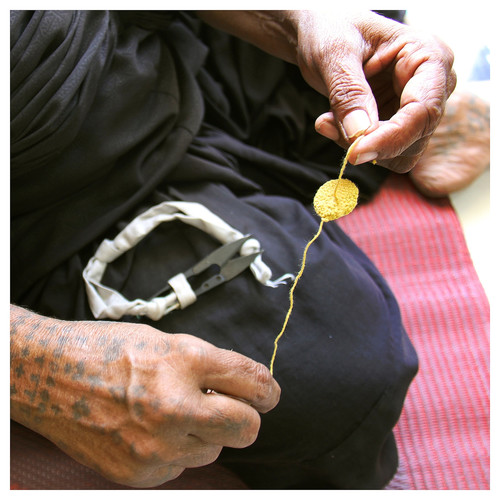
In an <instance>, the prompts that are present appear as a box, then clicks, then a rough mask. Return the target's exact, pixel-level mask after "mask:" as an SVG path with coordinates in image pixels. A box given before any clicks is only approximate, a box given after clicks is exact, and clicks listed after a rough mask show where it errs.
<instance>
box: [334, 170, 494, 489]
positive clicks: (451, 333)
mask: <svg viewBox="0 0 500 500" xmlns="http://www.w3.org/2000/svg"><path fill="white" fill-rule="evenodd" d="M339 223H340V225H341V226H342V228H343V229H344V230H345V231H346V232H347V233H348V234H349V235H350V236H351V238H352V239H353V240H354V241H355V242H356V243H357V244H358V245H359V246H360V247H361V248H362V249H363V250H364V251H365V252H366V253H367V254H368V255H369V256H370V258H371V259H372V260H373V262H374V263H375V264H376V265H377V266H378V268H379V269H380V271H381V272H382V274H383V275H384V276H385V278H386V279H387V281H388V282H389V284H390V286H391V288H392V290H393V292H394V293H395V295H396V297H397V298H398V302H399V304H400V307H401V311H402V315H403V321H404V324H405V326H406V328H407V331H408V334H409V335H410V337H411V339H412V342H413V344H414V346H415V348H416V349H417V352H418V355H419V359H420V370H419V373H418V375H417V377H416V379H415V381H414V382H413V384H412V386H411V387H410V390H409V394H408V399H407V401H406V403H405V407H404V411H403V415H402V417H401V419H400V422H399V424H398V426H397V428H396V439H397V441H398V444H399V449H400V462H401V467H400V471H399V473H398V474H397V476H396V477H395V479H394V481H393V482H392V483H391V485H390V488H392V489H400V488H401V489H403V488H404V489H440V490H441V489H458V490H473V489H474V490H475V489H489V465H490V461H489V457H490V454H489V449H490V448H489V326H490V316H489V303H488V300H487V297H486V295H485V292H484V290H483V288H482V286H481V284H480V282H479V279H478V277H477V274H476V271H475V269H474V266H473V264H472V261H471V258H470V255H469V252H468V250H467V246H466V243H465V240H464V236H463V232H462V228H461V226H460V222H459V221H458V218H457V216H456V214H455V212H454V209H453V207H452V206H451V204H450V202H449V200H448V199H440V200H429V199H427V198H424V197H422V196H421V195H419V194H418V193H417V192H416V191H415V189H414V188H413V187H412V185H411V183H410V182H409V180H408V178H407V177H406V176H397V175H393V176H391V177H390V178H389V180H388V181H387V183H386V184H385V185H384V188H383V189H382V190H381V192H380V193H379V194H378V196H377V197H376V199H375V200H374V201H373V202H372V203H370V204H368V205H366V206H360V207H358V208H357V209H356V210H355V211H354V212H353V213H352V214H351V215H350V216H348V217H344V218H342V219H340V220H339Z"/></svg>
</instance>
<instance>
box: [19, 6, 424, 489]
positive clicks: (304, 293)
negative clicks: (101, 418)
mask: <svg viewBox="0 0 500 500" xmlns="http://www.w3.org/2000/svg"><path fill="white" fill-rule="evenodd" d="M327 105H328V103H327V102H326V100H325V98H324V97H322V96H319V95H317V94H316V93H315V92H314V91H312V90H310V89H309V88H308V87H307V86H306V85H305V84H304V82H303V81H302V79H301V78H300V75H299V73H298V70H297V69H296V68H295V67H292V66H290V65H288V64H286V63H284V62H281V61H278V60H276V59H274V58H272V57H270V56H268V55H266V54H264V53H262V52H261V51H259V50H258V49H256V48H254V47H252V46H250V45H248V44H246V43H244V42H242V41H239V40H237V39H235V38H233V37H230V36H228V35H226V34H223V33H220V32H218V31H216V30H214V29H211V28H208V27H207V26H204V25H202V24H201V23H199V22H198V21H197V20H196V19H194V17H193V16H192V15H191V14H190V13H188V14H185V13H172V12H148V13H141V12H121V13H119V12H99V11H92V12H62V11H58V12H12V13H11V299H12V301H13V302H15V303H18V304H19V305H24V306H28V307H30V308H32V309H34V310H36V311H38V312H40V313H42V314H47V315H52V316H56V317H60V318H64V319H91V318H92V316H91V313H90V310H89V308H88V305H87V299H86V295H85V290H84V286H83V280H82V277H81V273H82V270H83V268H84V266H85V265H86V263H87V261H88V259H89V258H90V257H91V256H92V255H93V253H94V251H95V249H96V247H97V245H98V244H99V243H100V241H101V240H102V239H103V238H104V237H113V236H114V235H115V234H116V233H117V231H118V230H119V229H121V228H122V227H123V226H124V225H125V224H126V223H127V222H128V221H129V220H130V219H131V218H133V216H135V215H136V214H138V213H140V212H142V211H144V210H145V209H147V208H149V207H150V206H152V205H154V204H156V203H159V202H161V201H164V200H172V199H174V200H175V199H180V200H187V201H197V202H200V203H203V204H204V205H206V206H207V207H208V208H209V209H210V210H212V211H213V212H214V213H216V214H218V215H219V216H221V217H222V218H223V219H224V220H226V221H227V222H228V223H229V224H231V225H233V226H234V227H236V228H238V229H239V230H240V231H241V232H243V233H251V234H253V235H254V236H255V237H256V238H258V239H259V241H260V242H261V244H262V246H263V248H264V252H265V253H264V259H265V261H266V263H267V264H268V265H269V266H270V267H271V269H272V270H273V275H274V277H277V276H280V275H281V274H283V273H286V272H296V270H297V267H298V264H299V262H300V258H301V254H302V250H303V247H304V245H305V243H306V242H307V240H309V239H310V237H311V236H312V234H314V233H315V232H316V230H317V227H318V218H317V217H316V216H315V215H314V213H313V211H312V209H311V206H310V204H311V200H312V197H313V195H314V192H315V190H316V189H317V188H318V187H319V185H321V183H323V182H324V181H325V180H327V179H329V178H331V177H335V176H336V175H338V165H339V162H340V159H341V157H342V154H343V152H342V151H341V150H340V149H339V148H337V147H336V146H335V145H334V144H333V143H331V142H330V141H328V140H326V139H324V138H322V137H320V136H319V135H318V134H316V133H315V131H314V126H313V124H314V119H315V118H316V117H317V116H318V115H319V114H320V113H322V112H324V111H325V110H326V109H327ZM346 176H347V177H350V178H351V179H353V180H354V181H355V182H356V183H357V184H358V185H359V186H360V189H361V191H362V193H363V198H364V199H365V200H367V199H369V198H370V196H371V195H373V193H374V192H375V191H376V189H377V188H378V187H379V186H380V184H381V182H382V180H383V178H384V177H385V171H384V170H383V169H381V168H377V167H374V166H372V165H370V166H361V167H357V168H355V167H351V166H350V167H349V168H348V171H347V173H346ZM216 246H217V245H216V243H215V242H214V241H213V240H212V239H211V238H210V237H209V236H207V235H206V234H205V233H202V232H200V231H199V230H197V229H195V228H192V227H188V226H186V225H183V224H177V223H170V224H164V225H162V226H160V227H159V228H158V229H157V230H155V231H154V232H153V233H151V234H150V235H149V236H148V237H147V238H146V239H145V240H143V242H141V243H140V244H139V245H138V246H137V247H136V248H134V249H133V250H131V251H129V252H127V253H126V254H125V255H124V256H123V257H121V258H120V259H118V260H117V261H116V262H115V263H113V264H112V265H111V266H109V268H108V272H107V273H106V276H105V280H106V283H107V284H109V285H111V286H113V287H115V288H117V289H119V290H120V291H121V292H122V293H123V294H124V295H125V296H127V297H129V298H135V297H148V296H149V295H150V294H151V293H152V292H154V291H155V290H156V289H158V288H161V287H162V286H163V285H164V282H165V280H166V279H168V278H169V277H171V276H172V275H174V274H176V273H177V272H179V271H182V270H184V269H186V268H188V267H190V266H191V265H193V264H194V263H195V262H197V261H198V260H199V259H200V258H201V257H202V256H204V255H206V254H207V253H208V252H209V251H211V250H213V249H214V248H215V247H216ZM287 308H288V288H287V287H284V286H281V287H278V288H276V289H272V288H267V287H264V286H262V285H261V284H259V283H257V282H256V281H255V280H254V279H253V277H252V276H251V274H250V273H249V272H248V271H247V272H245V273H244V274H242V275H241V276H239V277H238V278H236V279H234V280H232V281H230V282H229V283H227V284H225V285H223V286H221V287H219V288H216V289H214V290H213V291H212V292H210V293H208V294H206V295H204V296H202V297H200V299H199V300H198V301H197V302H196V303H195V304H193V305H192V306H190V307H189V308H187V309H185V310H183V311H178V312H175V313H173V314H171V315H169V316H166V317H165V318H163V319H162V320H160V321H158V322H149V323H151V324H152V325H153V326H155V327H156V328H159V329H161V330H163V331H167V332H172V333H175V332H186V333H190V334H193V335H197V336H199V337H201V338H204V339H206V340H208V341H210V342H212V343H214V344H215V345H217V346H219V347H223V348H227V349H234V350H236V351H239V352H242V353H243V354H246V355H248V356H250V357H252V358H253V359H256V360H257V361H260V362H263V363H265V364H267V365H268V364H269V360H270V355H271V353H272V344H273V340H274V337H275V336H276V334H277V332H278V331H279V329H280V327H281V324H282V322H283V319H284V315H285V312H286V310H287ZM124 320H126V321H132V322H133V321H145V322H146V320H144V319H137V318H131V317H129V318H124ZM416 366H417V361H416V356H415V352H414V350H413V348H412V346H411V345H410V343H409V341H408V338H407V336H406V333H405V332H404V330H403V327H402V324H401V318H400V316H399V310H398V307H397V304H396V302H395V300H394V298H393V296H392V294H391V292H390V290H389V288H388V286H387V284H386V283H385V281H384V279H383V278H382V277H381V276H380V274H379V273H378V271H377V270H376V269H375V268H374V266H373V264H372V263H371V262H370V261H369V260H368V259H367V258H366V256H365V255H364V254H363V253H362V252H361V251H360V250H359V249H358V248H357V247H356V246H355V245H354V244H353V243H352V242H351V240H350V239H349V238H348V237H347V236H346V235H345V234H344V233H343V232H342V231H341V230H340V229H339V227H338V226H337V225H336V224H335V223H329V224H327V225H326V226H325V230H324V234H323V235H322V237H321V238H320V239H319V240H318V241H317V242H316V243H315V245H314V246H313V248H311V250H310V253H309V256H308V263H307V272H306V273H305V274H304V276H303V278H302V280H301V284H300V289H299V290H298V292H297V299H296V305H295V308H294V312H293V315H292V318H291V321H290V324H289V326H288V328H287V332H286V335H285V337H284V338H283V340H282V342H281V343H280V349H279V352H278V358H277V361H276V365H275V374H276V378H277V380H278V382H279V383H280V385H281V387H282V391H283V392H282V399H281V401H280V403H279V405H278V407H277V408H276V409H275V410H273V411H272V412H270V413H269V414H266V415H264V416H263V418H262V427H261V432H260V434H259V438H258V440H257V441H256V443H255V444H254V445H252V446H251V447H249V448H247V449H245V450H231V449H225V450H224V451H223V453H222V455H221V457H220V459H219V460H220V461H221V462H223V463H225V464H226V465H228V466H229V467H231V468H232V469H234V470H235V471H237V472H238V473H239V474H240V475H241V477H242V478H244V479H245V481H246V482H247V483H248V484H249V485H250V486H251V487H254V488H301V487H317V488H320V487H325V488H380V487H382V486H383V485H384V484H385V483H386V482H387V481H388V480H389V479H390V478H391V476H392V474H394V472H395V470H396V466H397V451H396V448H395V444H394V439H393V437H392V433H391V429H392V427H393V426H394V424H395V423H396V421H397V419H398V416H399V413H400V411H401V406H402V403H403V400H404V396H405V393H406V390H407V387H408V384H409V383H410V381H411V379H412V377H413V376H414V374H415V371H416Z"/></svg>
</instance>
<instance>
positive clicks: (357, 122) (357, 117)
mask: <svg viewBox="0 0 500 500" xmlns="http://www.w3.org/2000/svg"><path fill="white" fill-rule="evenodd" d="M370 125H371V122H370V118H369V117H368V114H367V113H366V111H364V110H363V109H356V110H354V111H351V112H350V113H349V114H348V115H347V116H346V117H345V118H344V121H343V122H342V127H344V131H345V133H346V135H347V137H348V138H349V139H352V138H353V137H354V138H356V137H358V136H360V135H361V134H362V133H363V132H365V131H366V130H368V128H369V127H370Z"/></svg>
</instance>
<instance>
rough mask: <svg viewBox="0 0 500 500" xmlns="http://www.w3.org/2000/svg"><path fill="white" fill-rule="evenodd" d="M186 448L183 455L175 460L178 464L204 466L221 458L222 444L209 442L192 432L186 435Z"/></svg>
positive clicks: (189, 466)
mask: <svg viewBox="0 0 500 500" xmlns="http://www.w3.org/2000/svg"><path fill="white" fill-rule="evenodd" d="M185 450H186V452H185V453H183V456H182V457H180V458H178V459H177V460H175V461H174V462H173V463H174V464H175V465H176V466H179V467H183V468H184V467H185V468H192V467H203V466H205V465H209V464H211V463H213V462H215V461H216V460H217V458H219V455H220V452H221V451H222V446H220V445H217V444H209V443H207V442H205V441H203V440H202V439H200V438H199V437H198V436H195V435H193V434H190V435H188V436H186V445H185ZM187 450H189V451H187Z"/></svg>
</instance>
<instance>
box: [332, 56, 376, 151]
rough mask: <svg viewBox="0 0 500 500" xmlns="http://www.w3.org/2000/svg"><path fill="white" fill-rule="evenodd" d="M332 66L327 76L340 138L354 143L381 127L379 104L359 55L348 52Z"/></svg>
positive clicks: (337, 58)
mask: <svg viewBox="0 0 500 500" xmlns="http://www.w3.org/2000/svg"><path fill="white" fill-rule="evenodd" d="M328 66H329V67H328V74H327V75H324V76H325V77H326V78H325V81H326V82H327V91H328V97H329V101H330V110H331V113H332V114H333V117H334V118H335V122H336V126H337V127H338V129H339V132H340V134H341V135H342V136H343V137H344V139H345V140H346V141H347V142H348V143H351V142H352V141H353V139H356V138H357V137H359V136H360V135H362V134H363V133H366V132H367V131H371V130H373V129H375V128H377V127H378V121H379V118H378V109H377V103H376V101H375V97H374V96H373V93H372V90H371V87H370V85H369V84H368V82H367V80H366V77H365V74H364V71H363V63H362V60H361V57H360V55H359V54H357V53H356V51H354V50H352V49H351V50H348V49H347V50H346V51H345V52H344V53H343V54H342V55H341V57H336V61H334V62H333V64H330V65H328Z"/></svg>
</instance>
